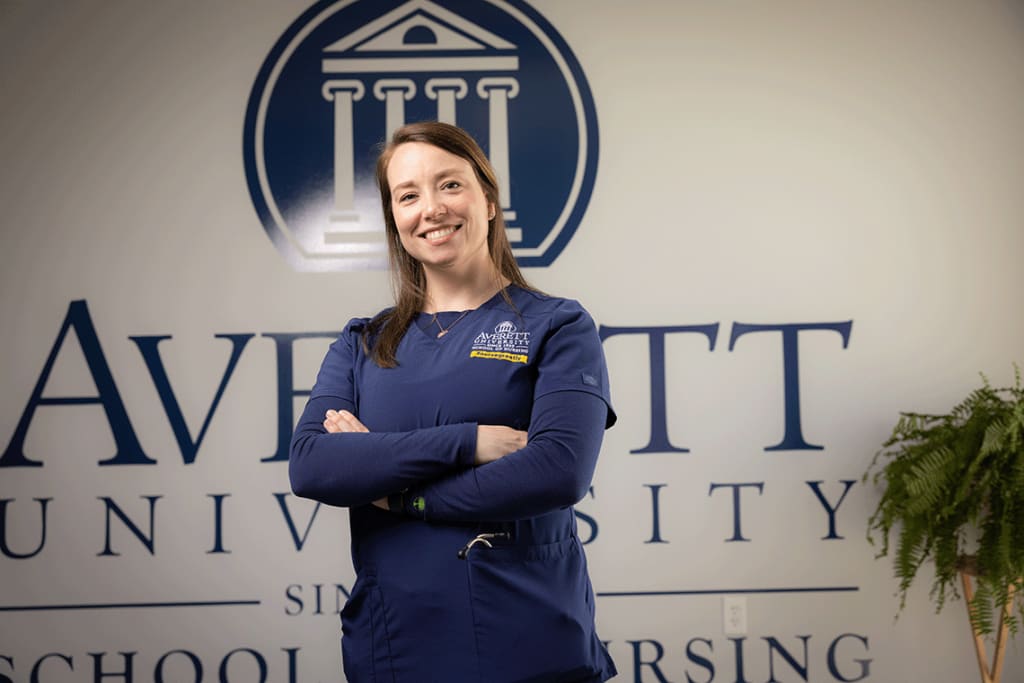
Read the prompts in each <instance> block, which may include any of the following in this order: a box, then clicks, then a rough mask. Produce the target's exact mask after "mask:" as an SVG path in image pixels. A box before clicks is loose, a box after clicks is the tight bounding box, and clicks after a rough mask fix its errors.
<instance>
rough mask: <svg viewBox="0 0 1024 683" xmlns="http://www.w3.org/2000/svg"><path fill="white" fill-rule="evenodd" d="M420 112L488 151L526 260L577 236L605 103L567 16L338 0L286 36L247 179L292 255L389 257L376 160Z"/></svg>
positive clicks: (250, 128) (256, 121)
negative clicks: (599, 104)
mask: <svg viewBox="0 0 1024 683" xmlns="http://www.w3.org/2000/svg"><path fill="white" fill-rule="evenodd" d="M422 120H440V121H446V122H449V123H454V124H457V125H459V126H461V127H463V128H465V129H466V130H468V131H469V132H470V133H471V134H472V135H473V136H474V137H475V138H476V139H477V140H478V141H479V142H480V144H481V146H482V147H483V148H484V151H485V152H487V155H488V157H489V158H490V160H491V163H492V164H493V165H494V167H495V169H496V170H497V172H498V177H499V180H500V183H501V186H500V191H501V196H502V203H503V206H502V211H503V212H504V216H505V222H506V224H507V225H508V237H509V240H510V241H511V243H512V248H513V251H514V253H515V255H516V257H517V258H518V260H519V263H520V265H522V266H547V265H550V264H551V262H552V261H553V260H554V259H555V257H556V256H558V254H559V253H560V252H561V251H562V249H564V248H565V245H566V244H567V243H568V241H569V239H570V238H571V237H572V235H573V233H574V232H575V231H576V228H577V227H578V226H579V223H580V220H581V218H582V217H583V213H584V211H585V210H586V206H587V202H588V201H589V199H590V193H591V190H592V188H593V184H594V175H595V173H596V170H597V116H596V114H595V111H594V102H593V98H592V97H591V95H590V88H589V87H588V86H587V82H586V79H585V78H584V76H583V71H582V70H581V69H580V66H579V64H578V63H577V62H576V59H575V57H574V56H573V54H572V52H571V51H570V50H569V47H568V46H567V45H566V44H565V41H564V40H562V37H561V36H560V35H559V34H558V33H557V32H556V31H555V30H554V28H552V26H551V25H550V24H549V23H548V22H547V21H546V20H545V19H544V18H543V17H542V16H540V14H538V13H537V11H536V10H534V9H533V8H531V7H530V6H528V5H527V4H526V3H524V2H521V1H520V0H461V1H458V0H437V1H435V2H432V1H430V0H406V1H405V2H402V1H401V0H330V1H327V0H324V1H322V2H319V3H317V4H316V5H314V6H313V7H311V8H310V9H309V10H307V11H306V12H305V13H304V14H303V15H302V16H301V17H300V18H299V19H298V20H297V21H296V22H295V23H294V24H293V25H292V26H291V27H290V28H288V30H287V31H285V33H284V35H282V36H281V38H280V40H278V42H277V44H276V45H275V46H274V48H273V50H272V51H271V53H270V55H269V56H268V57H267V59H266V62H265V63H264V64H263V67H262V69H261V70H260V73H259V75H258V77H257V79H256V83H255V85H254V86H253V90H252V94H251V95H250V98H249V106H248V110H247V112H246V119H245V138H244V155H245V171H246V175H247V177H248V182H249V192H250V194H251V196H252V201H253V204H254V205H255V208H256V211H257V213H258V214H259V217H260V220H261V221H262V223H263V227H264V229H265V230H266V232H267V234H268V235H269V236H270V238H271V239H272V240H273V242H274V245H275V246H276V247H277V249H278V250H279V251H280V252H281V254H282V255H284V257H285V258H286V259H287V260H288V262H289V263H290V264H291V265H292V266H293V267H294V268H296V269H298V270H307V271H333V270H353V269H363V268H382V267H385V266H386V264H387V247H386V245H385V242H384V225H383V217H382V215H381V211H380V199H379V194H378V193H377V188H376V184H375V181H374V177H373V176H374V170H373V164H374V162H375V159H376V156H377V154H378V153H379V151H380V147H381V145H382V143H383V142H384V140H386V139H387V138H388V137H389V136H390V133H391V132H392V131H393V130H394V129H395V128H397V127H399V126H401V125H402V124H404V123H405V122H409V121H422Z"/></svg>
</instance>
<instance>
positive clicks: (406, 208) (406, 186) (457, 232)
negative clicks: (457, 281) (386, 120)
mask: <svg viewBox="0 0 1024 683" xmlns="http://www.w3.org/2000/svg"><path fill="white" fill-rule="evenodd" d="M387 177H388V185H390V187H391V210H392V213H393V215H394V217H395V225H396V226H397V227H398V235H399V237H400V238H401V241H402V246H403V247H405V250H406V251H407V252H409V255H410V256H412V257H413V258H415V259H416V260H417V261H419V262H420V263H422V264H423V267H424V268H427V269H430V268H453V267H459V268H461V267H463V266H468V267H472V266H474V265H480V264H483V263H485V262H486V263H488V264H489V263H490V253H489V252H488V251H487V230H488V222H489V220H490V219H491V218H492V217H493V216H494V211H495V207H494V204H493V203H491V202H489V201H487V197H486V196H484V192H483V188H482V187H481V186H480V182H479V181H478V180H477V177H476V173H475V172H474V171H473V167H472V165H471V164H470V163H469V162H468V161H466V160H465V159H463V158H462V157H459V156H456V155H454V154H452V153H450V152H446V151H445V150H443V149H441V148H440V147H435V146H433V145H430V144H427V143H424V142H406V143H403V144H401V145H399V146H398V147H396V148H395V150H394V152H392V154H391V160H390V161H389V162H388V168H387Z"/></svg>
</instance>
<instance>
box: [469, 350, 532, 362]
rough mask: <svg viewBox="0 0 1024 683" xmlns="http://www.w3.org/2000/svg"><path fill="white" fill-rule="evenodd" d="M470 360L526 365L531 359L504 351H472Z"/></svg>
mask: <svg viewBox="0 0 1024 683" xmlns="http://www.w3.org/2000/svg"><path fill="white" fill-rule="evenodd" d="M469 357H470V358H493V359H494V360H507V361H508V362H509V363H523V364H525V363H526V362H527V361H528V360H529V358H528V357H527V356H525V355H523V354H519V353H504V352H502V351H479V350H478V351H470V353H469Z"/></svg>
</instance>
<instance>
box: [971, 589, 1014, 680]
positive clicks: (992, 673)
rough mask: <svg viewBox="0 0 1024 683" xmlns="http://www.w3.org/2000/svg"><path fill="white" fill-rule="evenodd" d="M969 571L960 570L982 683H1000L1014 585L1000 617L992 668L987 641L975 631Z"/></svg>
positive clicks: (972, 594) (972, 590) (972, 593)
mask: <svg viewBox="0 0 1024 683" xmlns="http://www.w3.org/2000/svg"><path fill="white" fill-rule="evenodd" d="M972 573H973V572H971V571H970V570H969V569H961V570H960V580H961V582H962V583H963V587H964V601H965V603H966V605H967V623H968V625H969V626H970V627H971V636H973V638H974V653H975V654H976V655H977V656H978V668H979V669H980V670H981V683H999V681H1000V679H1001V678H1002V677H1003V659H1004V658H1005V656H1006V637H1007V632H1008V631H1009V628H1010V626H1009V623H1008V622H1007V617H1008V616H1009V612H1010V610H1011V609H1013V585H1011V586H1010V588H1009V591H1008V593H1007V596H1006V607H1005V608H1004V609H1003V611H1002V613H1001V614H1000V615H999V631H998V632H997V634H996V650H995V653H994V654H993V656H992V668H991V669H990V668H989V665H988V655H987V654H986V652H985V641H984V639H983V638H982V637H981V635H979V634H978V632H977V631H975V630H974V622H973V621H972V619H971V600H973V599H974V586H973V584H972V583H971V576H970V574H972Z"/></svg>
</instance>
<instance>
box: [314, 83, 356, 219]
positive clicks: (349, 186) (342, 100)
mask: <svg viewBox="0 0 1024 683" xmlns="http://www.w3.org/2000/svg"><path fill="white" fill-rule="evenodd" d="M321 92H322V93H323V96H324V99H325V100H327V101H328V102H330V101H333V102H334V211H333V212H332V214H331V220H332V221H355V220H358V219H359V215H358V214H357V213H356V212H355V184H356V169H355V153H354V151H353V147H354V142H353V134H354V131H353V122H352V103H353V102H358V101H359V100H361V99H362V98H363V94H364V93H365V92H366V89H365V88H364V87H363V84H362V83H361V82H359V81H349V80H344V81H327V82H326V83H324V85H323V88H322V89H321Z"/></svg>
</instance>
